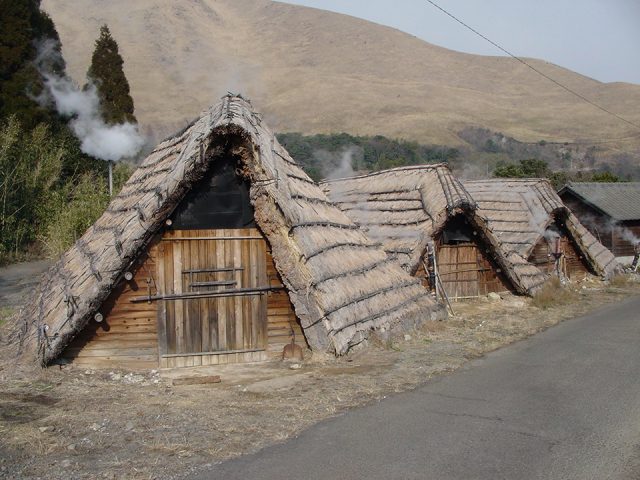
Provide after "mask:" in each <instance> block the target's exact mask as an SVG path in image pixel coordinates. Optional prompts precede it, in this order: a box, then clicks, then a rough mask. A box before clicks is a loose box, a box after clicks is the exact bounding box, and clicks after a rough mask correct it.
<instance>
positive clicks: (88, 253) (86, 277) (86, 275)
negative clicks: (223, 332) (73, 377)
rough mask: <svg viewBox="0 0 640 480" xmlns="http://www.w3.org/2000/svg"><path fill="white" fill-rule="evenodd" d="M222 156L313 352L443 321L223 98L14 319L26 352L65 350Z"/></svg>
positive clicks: (149, 168)
mask: <svg viewBox="0 0 640 480" xmlns="http://www.w3.org/2000/svg"><path fill="white" fill-rule="evenodd" d="M223 151H225V152H231V153H233V154H236V155H238V156H240V157H241V159H242V166H241V170H242V171H241V173H242V175H243V176H244V177H245V178H247V179H248V180H249V181H250V184H251V190H250V196H251V202H252V204H253V206H254V208H255V219H256V223H257V224H258V226H259V228H260V229H261V231H262V232H263V234H264V235H265V236H266V238H267V240H268V241H269V243H270V245H271V248H272V254H273V258H274V261H275V264H276V268H277V269H278V271H279V273H280V274H281V276H282V280H283V282H284V284H285V286H286V288H287V290H288V293H289V296H290V299H291V301H292V304H293V306H294V309H295V312H296V315H297V316H298V318H299V319H300V322H301V325H302V327H303V329H304V332H305V336H306V338H307V341H308V343H309V345H310V346H311V347H312V348H314V349H322V350H328V351H334V352H335V353H337V354H343V353H345V352H346V351H347V350H349V348H351V347H352V346H354V345H356V344H358V343H360V342H362V341H363V340H364V339H365V338H366V336H367V334H368V332H369V331H371V330H372V329H376V328H381V327H385V328H390V327H394V326H398V325H407V324H408V325H413V324H415V323H418V322H420V321H423V320H427V319H434V318H441V317H443V316H444V315H445V313H444V310H443V308H442V307H441V306H440V305H438V304H436V303H435V302H434V301H433V300H432V299H430V298H429V297H428V296H427V295H424V289H423V288H422V286H421V285H420V284H419V281H418V280H416V279H413V278H411V277H410V276H408V275H407V274H406V273H405V272H404V271H403V270H402V269H401V268H400V267H398V266H397V265H396V264H395V263H393V262H390V261H389V259H388V258H387V256H386V254H385V253H384V251H383V250H381V249H380V248H378V246H377V245H376V244H375V243H373V242H372V241H371V240H370V239H368V238H367V237H366V235H365V234H364V233H363V232H362V231H360V229H359V228H358V227H357V226H356V225H355V224H354V223H353V222H352V221H351V220H350V219H349V218H348V217H347V216H346V215H345V214H344V213H342V212H341V211H340V210H339V209H338V208H337V207H336V206H335V205H334V204H333V203H332V202H331V201H329V199H328V198H327V197H326V195H325V194H324V193H323V192H322V190H321V189H320V188H319V187H318V186H317V185H316V184H315V183H314V182H313V181H312V180H310V179H309V177H308V176H307V175H306V174H305V173H304V172H303V171H302V170H301V169H300V168H299V167H298V166H297V165H296V163H295V162H294V161H293V159H292V158H291V157H290V156H289V155H288V154H287V152H286V151H285V150H284V148H282V147H281V146H280V144H279V143H278V142H277V140H276V139H275V137H274V135H273V133H272V132H271V131H270V130H269V129H268V128H267V127H266V126H265V125H264V123H263V122H262V119H261V117H260V115H258V114H256V113H254V112H252V110H251V106H250V104H249V103H248V102H247V101H245V100H244V99H242V98H241V97H236V96H231V95H229V96H227V97H225V98H223V101H222V102H221V103H220V104H218V105H217V106H215V107H212V108H211V109H210V110H209V111H208V112H206V113H205V114H204V115H203V116H202V117H201V118H200V119H199V120H197V121H196V122H195V123H194V124H193V125H191V126H190V127H189V128H187V129H186V130H185V131H184V132H183V133H181V134H179V135H177V136H176V137H174V138H171V139H169V140H166V141H164V142H162V143H161V144H160V145H158V147H157V148H156V149H155V150H154V151H153V152H152V153H151V154H150V155H149V157H147V159H146V160H144V162H143V163H142V164H141V165H140V167H139V168H138V169H137V170H136V171H135V173H134V174H133V175H132V177H131V178H130V179H129V181H128V182H127V184H126V185H125V186H124V188H123V189H122V191H121V192H120V194H119V195H118V196H117V197H115V198H114V199H113V201H112V202H111V203H110V205H109V207H108V208H107V210H106V212H105V213H104V214H103V215H102V217H100V219H98V221H97V222H96V223H95V224H94V225H93V226H92V227H91V228H89V230H88V231H87V232H86V233H85V234H84V235H83V236H82V237H81V238H80V239H79V240H78V241H77V242H76V244H75V245H74V246H73V247H72V248H71V249H69V250H68V251H67V252H66V253H65V254H64V255H62V257H61V258H60V259H59V260H58V262H57V263H56V264H55V265H54V266H53V267H52V268H51V269H50V270H49V271H48V273H47V274H46V275H45V276H44V278H43V280H42V282H41V284H40V286H39V288H38V289H37V292H36V293H35V295H34V297H33V299H32V300H31V302H30V303H29V304H28V305H27V307H26V308H25V309H24V311H23V313H22V315H21V318H20V323H19V329H18V330H19V331H18V333H17V336H16V337H17V342H18V343H19V344H20V346H21V353H22V354H23V355H24V353H25V352H30V353H32V354H33V355H34V356H36V355H37V358H39V360H40V361H41V363H42V364H47V363H49V362H51V361H52V360H54V359H55V358H56V357H57V356H59V355H60V354H61V352H62V351H63V349H64V347H65V346H66V345H68V344H69V342H70V341H71V340H72V339H73V338H74V336H75V335H76V334H78V333H79V332H80V331H81V330H82V329H83V327H84V326H85V325H86V324H87V322H88V321H89V319H90V318H92V316H93V315H94V314H95V312H96V311H98V309H99V308H100V306H101V304H102V303H103V302H104V301H105V299H106V298H107V296H108V295H109V293H110V292H111V291H112V290H113V289H114V287H115V286H116V285H117V284H118V283H119V281H121V278H122V275H123V274H124V272H126V271H127V270H129V269H130V268H131V267H132V266H133V265H134V264H135V263H136V261H137V260H138V258H139V257H140V255H141V253H143V252H144V251H145V250H146V248H147V246H148V244H149V242H150V240H151V239H152V237H153V236H154V235H155V234H156V233H158V232H160V231H161V229H162V227H163V225H164V222H165V220H166V219H167V218H168V216H169V215H170V214H171V212H172V211H173V210H174V209H175V208H176V207H177V205H178V204H179V203H180V201H181V199H182V198H183V197H184V196H185V194H186V193H187V192H188V191H189V190H190V188H191V187H192V186H193V185H194V183H195V182H197V181H198V180H199V179H200V178H202V176H203V175H204V173H205V172H206V171H207V169H208V168H209V164H210V162H211V161H215V157H216V155H220V154H221V152H223ZM212 159H213V160H212Z"/></svg>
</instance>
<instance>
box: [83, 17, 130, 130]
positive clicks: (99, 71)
mask: <svg viewBox="0 0 640 480" xmlns="http://www.w3.org/2000/svg"><path fill="white" fill-rule="evenodd" d="M123 64H124V61H123V60H122V57H121V56H120V53H119V52H118V44H117V43H116V41H115V40H114V39H113V37H112V36H111V32H110V31H109V27H107V25H103V26H102V27H100V36H99V37H98V39H97V40H96V47H95V50H94V51H93V56H92V57H91V66H90V67H89V71H88V72H87V80H89V82H92V83H93V84H95V86H96V88H97V89H98V97H99V98H100V107H101V109H102V117H103V119H104V121H105V122H106V123H108V124H112V125H113V124H118V123H125V122H132V123H137V121H136V117H135V116H134V115H133V108H134V107H133V99H132V98H131V95H130V94H129V82H128V81H127V77H126V76H125V74H124V70H123V69H122V66H123Z"/></svg>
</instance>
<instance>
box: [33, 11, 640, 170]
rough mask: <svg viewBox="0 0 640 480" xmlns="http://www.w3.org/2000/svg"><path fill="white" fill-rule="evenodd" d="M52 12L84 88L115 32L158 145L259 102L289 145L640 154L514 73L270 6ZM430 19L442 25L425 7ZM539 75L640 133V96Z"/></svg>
mask: <svg viewBox="0 0 640 480" xmlns="http://www.w3.org/2000/svg"><path fill="white" fill-rule="evenodd" d="M42 6H43V8H44V9H45V10H46V11H48V12H49V13H50V14H51V16H52V18H53V20H54V21H55V23H56V26H57V28H58V31H59V33H60V36H61V39H62V43H63V51H64V53H65V58H66V60H67V63H68V69H69V71H70V72H71V73H72V75H74V76H82V75H83V74H84V72H85V71H86V69H87V65H88V63H89V55H90V52H88V51H87V49H86V48H85V46H86V45H87V44H89V43H90V42H91V41H92V39H93V36H94V35H95V32H96V31H97V29H98V28H99V26H100V25H101V24H103V23H108V24H109V26H110V28H111V30H112V33H113V34H114V36H115V37H116V38H118V42H119V45H120V48H121V53H122V55H123V57H124V59H125V70H126V74H127V77H128V79H129V81H130V83H131V92H132V96H133V97H134V98H135V100H136V115H137V117H138V120H139V121H140V122H141V124H143V125H145V126H147V127H153V128H154V129H156V130H159V135H164V134H167V133H170V132H171V131H172V130H174V129H177V128H178V127H180V126H182V125H183V124H184V122H185V121H186V120H187V119H191V118H193V117H195V116H196V115H197V114H198V113H199V112H200V111H201V110H203V109H204V108H206V107H207V106H209V105H210V104H212V103H214V102H215V101H216V100H217V99H218V98H219V97H220V96H221V95H222V94H224V93H226V92H227V91H228V90H231V91H234V92H242V93H243V94H245V95H247V96H249V97H250V98H251V99H252V100H253V101H254V104H255V106H256V108H257V109H259V110H260V111H262V112H263V113H264V114H265V116H266V119H267V120H268V122H269V124H270V126H271V127H272V128H274V129H275V130H276V131H280V132H287V131H288V132H302V133H305V134H313V133H332V132H343V131H344V132H350V133H351V134H353V135H368V136H373V135H385V136H387V137H390V138H405V139H408V140H415V141H419V142H421V143H424V144H439V145H451V146H458V145H464V144H466V140H464V139H462V138H460V137H459V136H458V132H460V131H461V130H463V129H464V128H465V127H469V126H471V127H482V128H486V129H489V130H490V131H493V132H501V133H502V134H504V135H505V136H508V137H513V138H515V139H517V140H519V141H526V142H539V141H546V142H575V141H579V142H589V141H592V142H596V141H597V142H599V141H606V142H608V143H606V144H603V145H602V147H601V150H600V151H599V158H604V157H606V156H607V155H611V154H614V153H615V154H618V155H620V154H622V155H631V154H635V153H634V152H637V151H638V146H640V135H638V132H637V130H634V129H633V128H632V127H630V126H629V125H627V124H625V123H623V122H620V121H618V120H616V119H615V118H613V117H611V116H608V115H606V114H604V113H603V112H601V111H599V110H597V109H594V108H593V107H592V106H590V105H588V104H586V103H584V102H582V101H580V100H579V99H577V98H576V97H574V96H571V95H570V94H568V93H567V92H566V91H564V90H562V89H560V88H559V87H557V86H555V85H554V84H552V83H551V82H549V81H548V80H545V79H543V78H541V77H540V76H538V75H536V74H534V73H532V72H531V71H530V70H529V69H527V68H526V67H525V66H523V65H522V64H520V63H518V62H517V61H515V60H512V59H509V58H504V57H486V56H477V55H469V54H463V53H458V52H454V51H451V50H447V49H444V48H440V47H437V46H434V45H431V44H429V43H427V42H424V41H422V40H420V39H418V38H416V37H413V36H411V35H408V34H405V33H402V32H400V31H397V30H394V29H392V28H387V27H384V26H380V25H377V24H373V23H371V22H367V21H364V20H359V19H356V18H353V17H349V16H345V15H340V14H335V13H330V12H326V11H321V10H316V9H311V8H306V7H300V6H294V5H288V4H283V3H278V2H271V1H267V0H215V1H214V0H190V1H188V2H187V1H184V2H175V1H173V0H137V1H136V2H125V1H124V0H110V1H109V2H104V1H101V0H44V1H43V2H42ZM123 12H126V14H123ZM424 14H425V15H439V13H438V12H437V11H435V10H431V9H429V8H426V7H425V10H424ZM451 28H452V29H453V28H458V27H456V26H455V25H452V27H451ZM531 62H532V64H533V65H534V66H535V67H536V68H538V69H539V70H541V71H543V72H544V73H546V74H548V75H551V76H552V77H554V78H555V79H557V80H558V81H561V82H563V83H565V84H566V85H568V86H569V87H570V88H572V89H574V90H576V91H578V92H580V93H581V94H583V95H585V96H587V97H589V98H591V99H593V100H595V101H597V102H599V103H600V104H602V105H603V106H604V107H606V108H607V109H610V110H612V111H614V112H616V113H618V114H620V115H623V116H625V117H627V118H629V119H630V120H633V121H635V122H636V123H640V86H638V85H632V84H625V83H613V84H603V83H601V82H598V81H595V80H593V79H590V78H587V77H584V76H581V75H578V74H576V73H574V72H571V71H569V70H566V69H564V68H561V67H559V66H556V65H552V64H549V63H546V62H544V61H540V60H531ZM630 136H631V138H628V137H630ZM623 137H624V138H623ZM618 138H623V139H621V140H613V141H612V139H618Z"/></svg>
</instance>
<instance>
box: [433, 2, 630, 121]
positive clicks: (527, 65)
mask: <svg viewBox="0 0 640 480" xmlns="http://www.w3.org/2000/svg"><path fill="white" fill-rule="evenodd" d="M426 1H427V2H429V3H430V4H431V5H433V6H434V7H436V8H437V9H438V10H440V11H441V12H442V13H444V14H445V15H448V16H449V17H451V18H452V19H454V20H455V21H456V22H458V23H459V24H460V25H462V26H463V27H465V28H467V29H469V30H471V31H472V32H473V33H475V34H476V35H478V36H479V37H480V38H482V39H484V40H486V41H487V42H489V43H490V44H491V45H493V46H494V47H496V48H497V49H499V50H500V51H502V52H504V53H506V54H507V55H509V56H510V57H511V58H513V59H514V60H517V61H518V62H520V63H522V64H523V65H525V66H526V67H528V68H530V69H531V70H533V71H534V72H536V73H537V74H538V75H540V76H542V77H544V78H546V79H547V80H549V81H550V82H553V83H555V84H556V85H557V86H559V87H560V88H562V89H564V90H566V91H567V92H569V93H571V94H572V95H575V96H576V97H578V98H579V99H581V100H583V101H585V102H587V103H588V104H589V105H591V106H593V107H595V108H597V109H599V110H602V111H603V112H605V113H607V114H609V115H612V116H614V117H615V118H617V119H618V120H621V121H623V122H625V123H626V124H628V125H631V126H632V127H634V128H636V129H638V130H640V125H638V124H637V123H635V122H632V121H631V120H627V119H626V118H624V117H622V116H620V115H618V114H617V113H615V112H612V111H610V110H607V109H606V108H604V107H603V106H601V105H599V104H597V103H596V102H594V101H592V100H589V99H588V98H587V97H585V96H584V95H582V94H580V93H578V92H576V91H575V90H573V89H571V88H569V87H567V86H566V85H564V84H562V83H560V82H558V81H557V80H556V79H554V78H552V77H550V76H549V75H547V74H546V73H544V72H542V71H540V70H538V69H537V68H536V67H534V66H533V65H531V64H530V63H528V62H526V61H524V60H523V59H522V58H520V57H518V56H517V55H514V54H513V53H511V52H510V51H508V50H507V49H505V48H503V47H501V46H500V45H498V44H497V43H496V42H494V41H493V40H491V39H490V38H488V37H486V36H485V35H483V34H482V33H480V32H479V31H478V30H476V29H475V28H473V27H471V26H470V25H467V24H466V23H465V22H463V21H462V20H460V19H459V18H458V17H456V16H455V15H453V14H452V13H449V12H448V11H446V10H445V9H444V8H442V7H441V6H440V5H438V4H437V3H435V2H433V1H432V0H426Z"/></svg>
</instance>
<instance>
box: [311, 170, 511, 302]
mask: <svg viewBox="0 0 640 480" xmlns="http://www.w3.org/2000/svg"><path fill="white" fill-rule="evenodd" d="M322 186H323V188H324V190H325V192H326V193H327V194H328V195H329V198H331V200H333V201H334V202H336V204H338V205H339V206H340V208H341V209H342V210H343V212H345V213H346V214H347V215H348V216H350V217H351V219H352V220H353V221H354V222H355V223H357V224H358V225H359V226H360V227H361V228H362V229H363V230H364V231H365V232H366V233H367V235H368V236H369V238H371V239H372V240H374V241H378V242H380V243H382V245H383V247H384V249H385V251H386V252H387V254H388V255H389V256H390V257H391V258H393V259H395V261H396V262H398V264H399V265H401V266H402V267H403V268H404V269H405V270H407V271H408V272H409V273H411V274H412V275H415V276H417V277H419V278H421V279H423V281H424V284H425V286H429V287H431V288H432V289H435V287H436V285H434V284H435V283H436V282H437V277H436V276H435V275H434V274H433V273H435V272H434V268H435V270H436V272H437V275H438V277H439V278H440V280H441V281H442V286H443V287H444V290H445V292H446V293H447V295H448V296H449V298H468V297H476V296H478V295H486V294H487V293H489V292H501V291H507V290H512V289H513V286H512V284H511V282H510V280H509V277H508V275H507V274H506V273H505V271H506V270H509V269H510V264H508V263H507V262H505V261H504V259H503V258H502V257H499V256H496V255H495V251H494V247H493V246H492V245H491V243H490V242H489V241H488V239H487V238H486V235H485V232H484V230H483V229H481V228H478V225H477V224H476V222H475V213H474V211H475V201H474V200H473V198H472V197H471V196H470V195H469V193H468V192H467V191H466V189H465V188H464V186H463V185H462V184H461V183H460V181H459V180H458V179H456V178H455V177H454V176H453V175H452V173H451V171H450V170H449V168H448V167H447V166H446V165H444V164H437V165H420V166H411V167H401V168H395V169H391V170H385V171H380V172H375V173H372V174H369V175H362V176H357V177H351V178H345V179H338V180H331V181H328V182H325V183H323V184H322ZM433 250H435V261H434V255H433V254H431V255H430V253H431V252H433ZM429 273H431V275H430V274H429Z"/></svg>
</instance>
